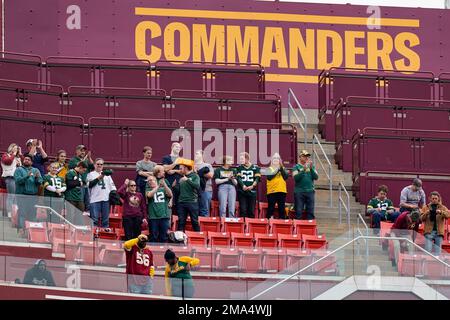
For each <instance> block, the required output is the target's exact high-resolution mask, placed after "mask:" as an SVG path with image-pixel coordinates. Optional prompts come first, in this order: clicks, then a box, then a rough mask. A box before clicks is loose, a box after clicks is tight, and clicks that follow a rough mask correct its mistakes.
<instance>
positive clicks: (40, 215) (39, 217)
mask: <svg viewBox="0 0 450 320" xmlns="http://www.w3.org/2000/svg"><path fill="white" fill-rule="evenodd" d="M36 221H47V209H44V208H37V209H36Z"/></svg>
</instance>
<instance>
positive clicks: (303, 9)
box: [4, 0, 450, 108]
mask: <svg viewBox="0 0 450 320" xmlns="http://www.w3.org/2000/svg"><path fill="white" fill-rule="evenodd" d="M4 3H5V33H4V35H5V37H4V41H5V48H4V50H6V51H15V52H24V53H33V54H38V55H41V56H43V57H46V56H54V55H64V56H85V57H114V58H118V57H120V58H141V59H148V60H150V61H151V62H155V61H157V60H177V61H181V60H184V61H186V60H187V61H193V60H197V61H198V60H202V61H217V62H227V63H232V62H241V63H244V62H247V63H259V64H261V65H263V66H264V67H265V69H266V81H267V83H266V91H267V92H274V93H277V94H279V95H281V96H282V97H283V99H286V96H287V90H288V88H289V87H291V88H293V89H294V91H295V93H296V94H297V96H298V97H299V98H300V101H301V103H302V104H303V105H304V106H305V107H307V108H313V107H315V106H316V105H317V75H318V73H319V72H320V70H322V69H327V68H329V67H331V66H338V67H365V68H383V69H392V70H406V71H417V70H421V71H432V72H435V73H436V74H439V72H440V71H442V70H447V69H450V66H449V62H450V54H449V53H448V52H449V50H448V47H449V43H448V42H449V41H448V37H446V35H447V34H448V31H449V30H450V12H449V11H448V10H436V9H413V8H391V7H381V8H380V12H379V13H380V17H381V19H374V18H376V17H377V16H375V15H374V13H373V12H372V11H371V9H370V8H368V7H366V6H352V5H328V4H304V3H280V2H263V1H245V0H239V1H236V0H235V1H230V0H215V1H211V0H193V1H189V2H186V1H174V0H164V1H162V0H145V1H138V0H129V1H117V0H93V1H81V0H5V1H4ZM367 11H369V13H367ZM284 105H285V104H284Z"/></svg>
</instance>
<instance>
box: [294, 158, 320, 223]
mask: <svg viewBox="0 0 450 320" xmlns="http://www.w3.org/2000/svg"><path fill="white" fill-rule="evenodd" d="M292 176H293V177H294V181H295V191H294V200H295V218H296V219H302V215H303V210H306V219H307V220H313V219H315V216H314V203H315V201H314V200H315V199H314V195H315V191H314V181H315V180H317V179H319V175H318V174H317V170H316V168H315V166H314V164H313V163H312V161H311V154H310V153H309V152H308V151H306V150H302V152H301V153H300V157H299V163H297V164H296V165H295V166H294V168H293V171H292Z"/></svg>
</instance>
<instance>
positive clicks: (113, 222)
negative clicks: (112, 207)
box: [109, 213, 122, 229]
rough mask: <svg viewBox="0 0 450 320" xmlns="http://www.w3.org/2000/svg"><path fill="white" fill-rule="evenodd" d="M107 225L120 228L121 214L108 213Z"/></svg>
mask: <svg viewBox="0 0 450 320" xmlns="http://www.w3.org/2000/svg"><path fill="white" fill-rule="evenodd" d="M109 227H110V228H114V229H120V228H122V215H119V214H118V213H110V214H109Z"/></svg>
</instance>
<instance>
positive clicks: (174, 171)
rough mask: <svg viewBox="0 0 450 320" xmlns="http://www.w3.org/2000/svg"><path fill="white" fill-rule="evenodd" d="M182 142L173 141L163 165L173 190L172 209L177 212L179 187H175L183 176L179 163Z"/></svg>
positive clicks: (163, 159)
mask: <svg viewBox="0 0 450 320" xmlns="http://www.w3.org/2000/svg"><path fill="white" fill-rule="evenodd" d="M181 149H182V148H181V144H179V143H178V142H174V143H172V147H171V151H170V154H169V155H167V156H165V157H163V158H162V161H161V162H162V165H163V166H164V171H165V175H166V179H167V181H169V187H171V188H172V190H173V206H172V209H173V210H174V211H175V212H177V210H178V209H177V206H178V189H177V188H173V187H174V186H175V185H176V184H177V183H178V180H179V179H180V178H181V174H180V166H179V163H178V158H179V157H180V152H181Z"/></svg>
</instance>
